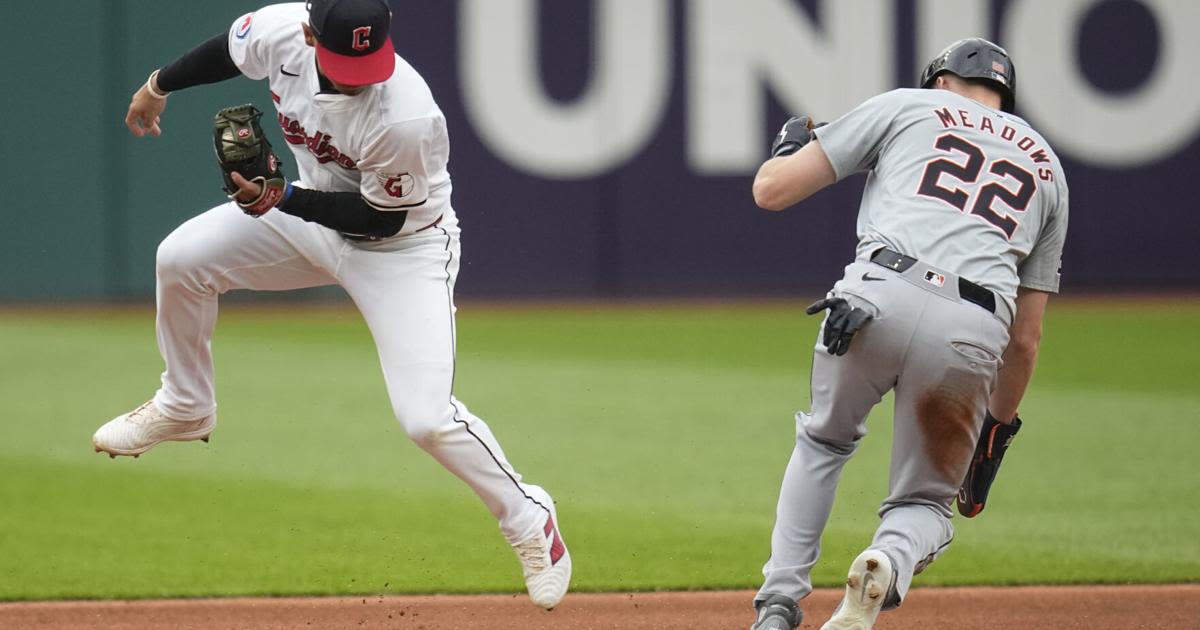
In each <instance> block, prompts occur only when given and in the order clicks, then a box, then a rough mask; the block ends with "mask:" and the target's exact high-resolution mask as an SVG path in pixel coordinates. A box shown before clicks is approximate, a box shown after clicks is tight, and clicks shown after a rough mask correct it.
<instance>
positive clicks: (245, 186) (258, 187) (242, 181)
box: [229, 171, 263, 203]
mask: <svg viewBox="0 0 1200 630" xmlns="http://www.w3.org/2000/svg"><path fill="white" fill-rule="evenodd" d="M229 179H232V180H233V183H234V185H236V186H237V187H238V191H237V192H236V193H234V194H232V195H230V196H229V198H230V199H234V200H236V201H240V202H242V203H250V202H251V201H254V200H255V199H258V198H259V196H260V195H262V191H263V187H262V184H259V183H257V182H252V181H250V180H248V179H246V178H245V177H242V174H241V173H239V172H237V171H234V172H232V173H230V174H229Z"/></svg>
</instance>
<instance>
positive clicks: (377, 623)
mask: <svg viewBox="0 0 1200 630" xmlns="http://www.w3.org/2000/svg"><path fill="white" fill-rule="evenodd" d="M752 595H753V594H752V593H750V592H701V593H632V594H630V593H625V594H573V595H570V596H568V598H567V599H566V600H565V601H564V603H563V605H562V606H560V607H559V608H558V609H556V610H554V611H551V612H545V611H542V610H539V609H537V608H535V607H534V606H533V605H531V604H530V603H529V602H528V600H527V599H526V598H525V596H524V595H520V596H517V595H478V596H472V595H435V596H412V597H403V596H391V595H389V596H374V597H366V598H363V597H355V598H349V597H329V598H304V599H301V598H278V599H197V600H165V601H113V602H33V603H11V604H0V628H5V629H13V630H16V629H21V630H25V629H37V630H66V629H71V630H84V629H89V630H90V629H94V628H104V629H111V630H134V629H135V628H136V629H137V630H160V629H161V630H167V629H172V630H201V629H204V630H208V629H214V628H216V629H225V628H228V629H231V630H232V629H237V630H276V629H280V630H282V629H285V628H286V629H289V630H291V629H295V628H322V629H341V628H346V629H358V628H397V629H401V630H405V629H412V630H436V629H439V628H454V629H466V628H487V629H488V630H537V629H540V628H555V629H556V630H584V629H597V630H600V629H604V630H609V629H613V630H685V629H686V630H728V629H733V628H746V627H748V626H749V625H750V622H751V621H752V619H751V617H752V615H751V614H750V609H749V605H750V604H749V602H750V598H751V597H752ZM840 597H841V591H840V590H828V589H825V590H819V591H817V592H816V593H814V594H813V595H812V596H811V597H809V598H808V599H807V600H805V602H804V610H805V615H806V619H805V621H804V623H803V625H801V628H805V629H815V628H819V627H820V625H821V624H822V623H824V621H825V619H827V618H828V616H829V614H830V613H831V612H832V611H833V607H834V605H835V604H836V603H837V600H838V599H839V598H840ZM875 627H876V628H877V629H878V630H909V629H913V630H916V629H920V630H969V629H972V628H986V629H993V628H1005V629H1020V630H1051V629H1053V630H1085V629H1086V630H1109V629H1112V630H1116V629H1118V628H1120V629H1121V630H1133V629H1137V628H1146V629H1156V630H1157V629H1161V628H1172V629H1192V630H1196V629H1200V584H1191V585H1176V586H1069V587H1041V588H1039V587H1006V588H926V589H917V590H914V591H913V592H912V593H910V595H909V598H908V601H907V602H906V603H905V604H904V607H903V608H902V609H900V610H897V611H894V612H890V613H884V614H883V616H881V617H880V619H879V622H878V623H877V624H875Z"/></svg>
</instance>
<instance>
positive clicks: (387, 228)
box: [278, 186, 408, 238]
mask: <svg viewBox="0 0 1200 630" xmlns="http://www.w3.org/2000/svg"><path fill="white" fill-rule="evenodd" d="M278 208H279V209H280V210H282V211H283V212H286V213H288V214H290V215H293V216H297V217H300V218H301V219H304V220H305V221H310V222H312V223H318V224H320V225H323V226H325V227H327V228H329V229H331V230H337V231H338V232H342V233H344V234H349V235H353V236H370V237H374V238H386V237H389V236H392V235H394V234H396V233H397V232H399V231H400V229H401V228H403V227H404V221H405V219H407V218H408V212H405V211H398V212H390V211H389V212H384V211H381V210H376V209H375V208H374V207H372V206H371V205H370V204H368V203H367V202H366V200H364V199H363V198H362V195H360V194H358V193H356V192H324V191H320V190H309V189H307V188H300V187H299V186H292V187H291V190H290V191H289V193H288V195H287V197H286V198H285V199H284V200H283V203H281V204H279V206H278Z"/></svg>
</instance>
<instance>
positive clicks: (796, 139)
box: [771, 116, 813, 157]
mask: <svg viewBox="0 0 1200 630" xmlns="http://www.w3.org/2000/svg"><path fill="white" fill-rule="evenodd" d="M812 130H813V122H812V118H809V117H808V116H792V117H791V118H789V119H788V121H787V122H785V123H783V128H782V129H780V130H779V133H778V134H776V135H775V141H774V142H772V143H771V157H782V156H784V155H791V154H793V153H795V152H797V151H799V150H800V149H802V148H804V145H806V144H808V143H809V142H811V141H812V138H813V135H812Z"/></svg>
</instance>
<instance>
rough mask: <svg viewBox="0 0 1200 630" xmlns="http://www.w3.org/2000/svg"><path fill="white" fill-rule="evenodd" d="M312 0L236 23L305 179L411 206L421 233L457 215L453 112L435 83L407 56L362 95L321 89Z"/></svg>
mask: <svg viewBox="0 0 1200 630" xmlns="http://www.w3.org/2000/svg"><path fill="white" fill-rule="evenodd" d="M307 21H308V11H307V9H305V5H304V3H302V2H292V3H287V4H275V5H270V6H267V7H263V8H262V9H259V10H258V11H255V12H253V13H248V14H246V15H243V16H242V17H240V18H238V19H237V21H235V22H234V23H233V26H232V27H230V29H229V53H230V55H231V56H232V57H233V62H234V63H235V64H237V67H238V69H239V70H241V72H242V74H244V75H246V76H247V77H249V78H251V79H255V80H260V79H267V80H268V82H269V85H270V90H271V99H272V100H273V101H274V103H275V109H276V111H277V113H278V119H279V126H280V127H281V128H282V130H283V137H284V140H286V141H287V144H288V146H289V148H291V150H292V155H294V156H295V158H296V164H297V166H298V167H299V170H300V185H301V186H303V187H305V188H310V189H313V190H321V191H328V192H357V193H360V194H361V195H362V197H363V199H365V200H366V202H367V203H368V204H370V205H371V206H373V207H375V208H376V209H378V210H381V211H406V212H408V217H407V219H406V220H405V222H404V228H403V229H402V230H401V231H400V232H399V233H398V234H397V235H396V236H403V235H406V234H412V233H414V232H417V231H419V230H421V229H424V228H425V227H428V226H430V225H432V224H434V223H436V222H438V221H439V220H440V219H442V218H449V215H450V214H451V213H453V209H452V208H451V206H450V189H451V186H450V173H449V171H448V170H447V168H446V167H447V162H448V161H449V157H450V142H449V136H448V135H447V133H446V119H445V117H444V116H443V115H442V111H441V110H440V109H439V108H438V106H437V103H436V102H434V100H433V95H432V93H431V92H430V90H429V86H428V85H427V84H426V83H425V80H424V79H423V78H421V75H419V74H417V71H416V70H414V69H413V68H412V66H410V65H409V64H408V62H406V61H404V59H403V58H401V57H400V56H399V55H397V57H396V70H395V72H394V73H393V74H392V76H391V78H389V79H388V80H387V81H384V82H383V83H378V84H374V85H370V86H368V87H367V88H366V89H365V90H363V91H362V92H361V93H359V94H356V95H354V96H347V95H344V94H329V93H321V92H320V85H319V83H318V80H317V66H316V50H315V49H314V48H313V47H311V46H309V45H307V44H305V42H304V31H303V30H302V28H301V23H304V22H307Z"/></svg>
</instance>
